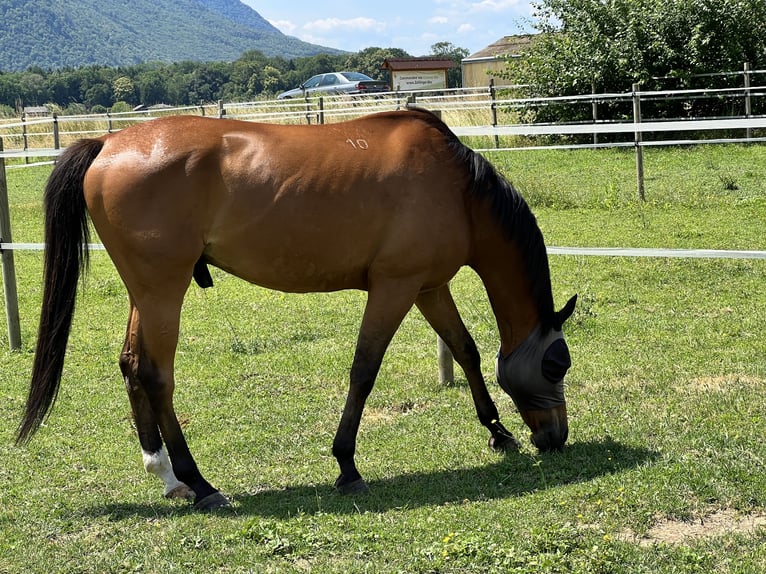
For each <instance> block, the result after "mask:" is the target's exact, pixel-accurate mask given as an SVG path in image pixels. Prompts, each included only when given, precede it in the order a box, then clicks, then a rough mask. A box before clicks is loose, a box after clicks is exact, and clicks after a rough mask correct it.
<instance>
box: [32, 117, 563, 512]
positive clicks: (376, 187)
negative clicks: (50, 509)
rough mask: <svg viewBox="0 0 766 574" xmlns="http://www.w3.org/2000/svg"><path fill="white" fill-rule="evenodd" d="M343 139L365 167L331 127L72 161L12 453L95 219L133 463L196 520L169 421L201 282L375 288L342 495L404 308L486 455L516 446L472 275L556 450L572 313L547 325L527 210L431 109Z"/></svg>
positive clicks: (190, 141) (164, 128)
mask: <svg viewBox="0 0 766 574" xmlns="http://www.w3.org/2000/svg"><path fill="white" fill-rule="evenodd" d="M345 127H346V128H347V129H348V130H349V131H351V130H353V133H355V134H360V136H362V137H359V138H355V139H347V140H345V142H344V143H347V144H349V145H351V146H352V147H353V148H354V149H360V150H365V151H368V154H366V155H365V160H364V161H359V160H357V159H350V158H349V154H347V153H343V151H344V149H345V147H344V146H333V145H328V141H330V139H329V137H330V134H332V133H337V132H335V130H337V129H338V124H335V125H332V124H330V125H326V126H279V125H268V124H255V123H248V122H239V121H234V120H224V119H212V118H200V117H188V116H187V117H184V116H178V117H168V118H164V119H158V120H153V121H151V122H145V123H142V124H140V125H137V126H134V127H131V128H128V129H125V130H122V131H120V132H116V133H113V134H109V135H105V136H103V137H100V138H97V139H85V140H80V141H79V142H77V143H75V144H73V145H71V146H69V147H68V148H67V149H66V150H65V152H64V153H63V154H62V155H61V157H60V159H59V161H58V163H57V165H56V167H55V168H54V169H53V172H52V173H51V176H50V179H49V180H48V184H47V186H46V190H45V201H44V203H45V241H46V251H45V264H44V281H43V303H42V310H41V313H40V327H39V334H38V339H37V348H36V351H35V358H34V364H33V368H32V377H31V384H30V389H29V394H28V397H27V402H26V407H25V412H24V416H23V419H22V421H21V423H20V425H19V430H18V435H17V442H18V443H20V444H22V443H25V442H27V441H28V440H29V439H30V438H31V437H32V435H33V434H34V433H35V432H37V430H38V429H39V427H40V425H41V423H42V421H43V420H44V419H45V418H46V416H47V415H48V413H49V412H50V409H51V408H52V406H53V404H54V402H55V399H56V395H57V393H58V389H59V386H60V382H61V376H62V371H63V365H64V357H65V352H66V347H67V340H68V338H69V335H70V328H71V324H72V317H73V314H74V305H75V300H76V297H75V294H76V290H77V284H78V279H79V276H80V274H81V272H82V270H84V269H85V267H86V263H87V257H88V251H87V245H88V241H89V224H88V218H89V217H90V220H91V221H92V222H93V226H94V227H95V229H96V231H97V232H98V234H99V236H100V238H101V241H102V242H103V244H104V246H105V248H106V250H107V252H108V253H109V256H110V257H111V259H112V261H113V263H114V265H115V267H116V268H117V271H118V273H119V274H120V277H121V278H122V280H123V283H124V284H125V288H126V289H127V292H128V295H129V301H130V308H129V310H128V321H127V329H126V331H125V339H124V343H123V347H122V352H121V353H120V356H119V367H120V370H121V372H122V378H123V380H124V383H125V388H126V390H127V393H128V398H129V400H130V405H131V409H132V412H133V419H134V421H135V426H136V430H137V434H138V440H139V443H140V446H141V450H142V453H143V461H144V466H145V468H146V470H147V471H148V472H151V473H153V474H155V475H157V476H158V477H159V478H160V479H161V480H162V481H163V482H164V485H165V494H166V496H180V497H187V498H191V499H193V500H194V504H195V506H196V507H197V508H199V509H203V510H204V509H211V508H217V507H221V506H226V505H228V504H229V501H228V499H227V498H226V497H225V496H223V495H222V494H221V493H220V492H219V491H218V490H217V489H216V488H214V487H213V486H212V485H211V484H210V483H209V482H207V481H206V480H205V479H204V478H203V476H202V473H201V472H200V471H199V469H198V467H197V464H196V462H195V460H194V458H193V457H192V454H191V452H190V450H189V447H188V445H187V442H186V438H185V437H184V434H183V432H182V430H181V426H180V425H179V423H178V418H177V417H176V413H175V411H174V408H173V389H174V387H175V385H176V380H175V373H174V368H173V365H174V359H175V353H176V347H177V345H178V330H179V324H180V316H181V306H182V303H183V299H184V296H185V294H186V291H187V290H188V288H189V285H190V283H191V281H192V279H194V280H195V281H196V282H197V283H198V284H199V285H200V286H201V287H212V286H213V281H212V278H211V276H210V273H209V271H208V266H209V265H213V266H216V267H219V268H221V269H224V270H225V271H227V272H229V273H231V274H233V275H235V276H237V277H240V278H242V279H244V280H246V281H249V282H251V283H255V284H257V285H262V286H265V287H268V288H271V289H277V290H281V291H284V292H298V293H301V292H302V293H305V292H310V291H314V292H327V291H337V290H341V289H361V290H365V291H367V304H366V307H365V310H364V314H363V316H362V318H361V323H360V328H359V335H358V339H357V344H356V351H355V354H354V358H353V362H352V364H351V368H350V371H349V390H348V396H347V399H346V403H345V406H344V409H343V414H342V415H341V418H340V423H339V425H338V430H337V432H336V434H335V438H334V440H333V446H332V452H333V455H334V456H335V458H336V460H337V463H338V467H339V470H340V475H339V476H338V479H337V480H336V481H335V486H336V488H337V489H338V491H340V492H341V493H356V492H361V491H364V490H366V489H367V485H366V484H365V482H364V480H363V479H362V476H361V474H360V473H359V471H358V470H357V467H356V464H355V462H354V455H355V452H356V438H357V433H358V430H359V426H360V423H361V419H362V411H363V410H364V406H365V401H366V400H367V397H368V396H369V394H370V392H371V391H372V388H373V384H374V383H375V378H376V376H377V374H378V370H379V368H380V365H381V361H382V360H383V355H384V353H385V352H386V349H387V348H388V345H389V342H390V341H391V338H392V337H393V336H394V333H395V332H396V330H397V329H398V328H399V325H400V323H401V321H402V319H403V318H404V317H405V315H406V314H407V312H408V311H409V309H410V308H411V307H412V306H413V305H415V306H417V307H418V309H419V310H420V312H421V313H422V314H423V316H424V317H425V319H426V320H427V321H428V323H429V324H430V325H431V326H432V327H433V329H434V330H435V331H436V333H437V334H438V335H439V336H440V337H441V339H442V340H443V341H444V342H445V343H446V345H447V346H448V347H449V349H450V351H451V352H452V354H453V356H454V358H455V360H456V361H457V363H458V364H459V365H460V367H461V368H462V369H463V371H464V372H465V376H466V379H467V380H468V385H469V387H470V390H471V396H472V398H473V402H474V405H475V407H476V413H477V415H478V419H479V421H480V422H481V424H483V425H484V426H485V427H486V428H487V429H488V431H489V434H490V438H489V443H490V446H492V447H493V448H496V449H514V448H518V446H519V443H518V441H517V440H516V439H515V438H514V437H513V436H512V435H511V434H510V433H509V432H508V431H507V430H506V429H505V427H504V426H503V425H502V423H501V422H500V415H499V413H498V410H497V408H496V407H495V404H494V402H493V401H492V398H491V396H490V394H489V391H488V389H487V386H486V384H485V381H484V377H483V375H482V368H481V364H480V355H479V351H478V349H477V348H476V344H475V343H474V341H473V339H472V338H471V335H470V334H469V333H468V331H467V329H466V327H465V325H464V324H463V321H462V319H461V318H460V315H459V313H458V310H457V307H456V305H455V302H454V301H453V299H452V294H451V293H450V289H449V281H450V279H452V277H453V276H454V275H455V274H456V273H457V272H458V270H459V269H460V268H461V267H463V266H468V267H470V268H472V269H473V270H474V271H475V272H476V273H477V274H478V276H479V277H480V278H481V280H482V282H483V284H484V286H485V288H486V290H487V294H488V296H489V302H490V305H491V307H492V311H493V313H494V316H495V319H496V322H497V328H498V333H499V336H500V348H499V352H498V356H497V363H496V375H497V380H498V383H499V384H500V386H501V388H502V389H503V390H505V391H506V392H507V393H508V394H509V395H510V396H511V398H512V399H513V401H514V403H515V404H516V406H517V408H518V409H519V412H520V414H521V417H522V418H523V420H524V422H525V423H526V424H527V426H528V427H529V429H530V431H531V440H532V443H533V444H534V445H535V446H537V448H539V449H540V450H551V449H559V448H562V447H563V445H564V443H565V442H566V440H567V436H568V432H569V427H568V423H567V410H566V402H565V400H564V383H563V379H564V376H565V374H566V372H567V370H568V369H569V366H570V356H569V350H568V348H567V345H566V342H565V341H564V338H563V334H562V326H563V324H564V321H565V320H566V319H567V318H568V317H569V316H570V315H571V314H572V312H573V311H574V306H575V300H576V297H572V298H571V299H570V300H569V302H568V303H567V304H566V305H565V306H564V308H563V309H562V310H560V311H556V310H554V306H553V293H552V289H551V281H550V271H549V267H548V258H547V254H546V249H545V244H544V241H543V236H542V233H541V232H540V228H539V227H538V225H537V222H536V220H535V218H534V216H533V215H532V213H531V211H530V210H529V208H528V206H527V204H526V202H525V201H524V200H523V199H522V197H521V196H520V195H519V194H518V193H517V192H516V190H515V189H514V188H513V186H511V184H510V183H508V182H507V181H506V180H505V179H504V178H503V177H502V176H500V175H499V174H498V173H497V171H496V170H495V169H494V168H493V167H492V166H491V165H490V164H489V162H488V161H487V160H486V159H484V158H483V157H482V156H480V155H478V154H476V153H475V152H473V151H472V150H471V149H469V148H467V147H466V146H464V145H463V144H462V143H461V142H460V141H459V140H458V138H457V137H456V136H455V135H454V134H453V133H452V132H451V131H450V130H449V128H448V127H447V126H446V125H445V124H443V123H442V122H441V120H439V119H437V118H436V117H435V116H433V115H432V114H430V113H428V112H426V111H423V110H406V111H399V112H387V113H382V114H375V115H370V116H366V117H364V118H361V119H356V120H352V121H350V122H347V123H346V124H345ZM257 406H258V405H254V407H256V408H257ZM96 414H97V413H93V415H94V416H95V415H96ZM52 426H53V424H51V425H49V427H52Z"/></svg>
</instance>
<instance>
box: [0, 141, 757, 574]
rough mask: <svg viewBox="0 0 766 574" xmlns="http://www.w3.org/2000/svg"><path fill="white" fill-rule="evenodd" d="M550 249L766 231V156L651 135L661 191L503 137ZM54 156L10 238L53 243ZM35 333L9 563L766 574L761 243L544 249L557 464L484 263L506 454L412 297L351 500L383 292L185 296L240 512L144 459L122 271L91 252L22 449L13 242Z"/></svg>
mask: <svg viewBox="0 0 766 574" xmlns="http://www.w3.org/2000/svg"><path fill="white" fill-rule="evenodd" d="M490 159H491V160H492V161H494V162H495V163H496V165H497V166H498V167H499V168H500V169H501V171H503V172H504V173H505V174H506V175H507V176H508V177H509V178H510V179H511V180H513V181H514V182H515V183H516V185H517V187H519V189H521V190H522V192H523V193H524V194H525V195H526V196H527V198H528V200H529V201H530V203H531V205H532V206H533V209H534V211H535V213H536V215H537V217H538V220H539V222H540V225H541V227H542V228H543V231H544V233H545V235H546V240H547V243H548V245H554V246H627V247H683V248H713V249H753V250H764V249H766V233H765V230H766V147H764V146H755V145H754V146H709V147H706V146H699V147H696V148H689V149H648V150H647V151H646V155H645V166H646V174H647V183H646V196H647V202H646V203H644V204H639V203H638V202H637V201H636V199H635V197H636V192H635V164H634V156H633V154H632V153H631V152H628V151H620V150H601V151H576V152H575V151H573V152H563V151H557V152H547V151H529V152H514V153H506V154H501V153H495V154H491V155H490ZM49 171H50V169H49V168H46V167H41V168H30V169H17V170H11V171H9V172H8V178H9V194H10V198H11V203H12V205H11V209H12V222H13V226H14V229H13V232H14V240H15V241H19V242H22V241H30V242H34V241H41V237H42V231H41V215H40V207H41V202H40V198H41V194H42V188H43V186H44V181H45V178H46V177H47V174H48V173H49ZM15 259H16V266H17V276H18V282H19V294H20V307H21V316H22V337H23V342H24V343H23V349H22V350H21V351H18V352H10V351H8V350H7V348H8V345H7V329H6V325H5V319H4V314H3V317H2V319H0V396H1V397H2V401H0V573H3V574H5V573H22V572H23V573H36V572H40V573H46V574H52V573H86V572H145V573H160V572H163V573H167V572H183V573H187V572H216V573H230V572H231V573H245V572H322V573H325V572H330V573H332V572H337V573H355V572H374V573H389V572H407V573H410V572H412V573H415V572H417V573H436V572H440V573H448V572H454V573H464V572H477V573H478V572H482V573H483V572H497V573H529V574H533V573H534V574H538V573H548V572H550V573H565V572H566V573H582V574H586V573H588V574H591V573H603V574H607V573H609V574H613V573H618V574H619V573H624V574H637V573H650V572H651V573H655V572H658V573H667V574H669V573H709V572H716V573H719V574H724V573H731V574H735V573H736V574H746V573H753V574H755V573H761V572H764V571H766V441H765V440H764V439H766V337H764V335H763V332H762V329H763V325H764V322H766V290H765V289H764V285H766V261H763V260H683V259H638V258H603V257H574V256H552V257H551V271H552V277H553V285H554V295H555V298H556V302H557V305H558V306H561V305H562V304H563V303H564V302H565V301H566V299H567V298H568V297H569V296H570V295H571V294H573V293H575V292H576V293H579V295H580V302H579V304H578V308H577V310H576V312H575V315H574V316H573V317H572V319H570V321H569V322H568V323H567V325H566V328H565V330H566V333H567V339H568V342H569V345H570V348H571V350H572V355H573V362H574V364H573V367H572V369H571V371H570V374H569V377H568V387H567V398H568V406H569V412H570V439H569V444H568V447H567V448H566V449H565V451H563V452H561V453H553V454H544V455H540V454H538V453H537V452H536V451H535V450H534V449H533V448H532V447H531V445H530V444H529V443H528V441H527V440H526V437H527V432H526V430H525V427H524V425H523V423H522V421H521V420H520V418H519V416H518V415H517V414H516V413H515V412H514V408H513V405H512V403H511V401H510V399H509V398H508V397H506V396H505V395H504V394H503V393H502V391H501V390H500V389H499V387H498V386H497V385H496V384H495V382H494V374H493V373H494V364H493V362H494V354H495V352H496V347H497V344H498V337H497V334H496V327H495V324H494V317H493V315H492V313H491V311H490V309H489V305H488V302H487V300H486V296H485V294H484V292H483V288H482V286H481V284H480V282H479V281H478V279H477V278H476V276H475V275H474V274H473V273H472V272H471V271H470V270H467V269H466V270H463V271H461V273H460V274H459V275H458V276H457V277H456V278H455V279H454V281H453V292H454V294H455V299H456V301H457V303H458V306H459V307H460V309H461V311H462V313H463V317H464V320H465V322H466V324H467V325H468V327H469V330H470V331H471V332H472V333H473V335H474V337H475V339H476V341H477V344H478V346H479V349H480V351H481V352H482V358H483V365H484V371H485V374H486V377H487V379H488V384H489V386H490V391H491V393H492V394H493V396H494V398H495V400H496V402H497V403H498V407H499V409H500V412H501V413H502V414H501V416H502V417H503V421H504V423H505V425H506V426H507V427H508V428H509V430H511V431H512V432H514V434H516V436H518V437H519V438H522V439H523V442H524V443H525V445H524V447H523V449H522V451H521V452H519V453H515V452H514V453H507V454H505V455H499V454H496V453H493V452H492V451H490V450H489V449H488V448H487V439H488V438H489V434H488V432H487V431H486V430H485V429H484V428H483V427H481V425H479V423H478V421H477V420H476V417H475V414H474V411H473V405H472V402H471V399H470V393H469V391H468V388H467V385H466V384H465V381H464V379H463V377H462V373H461V372H459V371H456V376H457V381H456V382H455V384H453V385H451V386H441V385H439V383H438V381H437V367H436V356H435V355H436V351H435V336H434V334H433V333H432V331H430V329H429V328H428V326H427V325H426V323H425V321H424V320H423V319H422V318H421V317H420V316H419V314H418V313H417V311H413V312H412V313H410V315H409V316H408V317H407V319H406V320H405V323H404V325H403V326H402V328H401V329H400V331H399V333H398V334H397V336H396V338H395V339H394V341H393V344H392V346H391V348H390V349H389V352H388V354H387V356H386V360H385V361H384V364H383V368H382V370H381V373H380V376H379V379H378V383H377V385H376V388H375V390H374V391H373V393H372V396H371V397H370V400H369V403H368V407H367V410H366V411H365V416H364V418H363V420H362V428H361V431H360V435H359V442H358V455H357V463H358V465H359V468H360V471H361V472H362V474H363V475H364V476H365V478H366V479H367V481H368V483H369V484H370V487H371V491H370V493H369V494H367V495H365V496H361V497H343V496H340V495H337V494H336V493H335V492H334V491H333V488H332V483H333V481H334V479H335V476H336V474H337V467H336V464H335V461H334V459H333V457H332V455H331V452H330V447H331V442H332V437H333V434H334V432H335V429H336V425H337V423H338V418H339V416H340V412H341V409H342V407H343V401H344V399H345V393H346V387H347V378H348V368H349V365H350V362H351V357H352V353H353V349H354V342H355V337H356V332H357V327H358V324H359V320H360V318H361V312H362V308H363V304H364V294H362V293H358V292H342V293H334V294H318V295H285V294H281V293H277V292H271V291H266V290H263V289H260V288H257V287H253V286H249V285H246V284H245V283H243V282H242V281H239V280H237V279H234V278H232V277H230V276H227V275H226V274H225V273H223V272H220V271H214V274H213V278H214V281H215V287H214V288H212V289H209V290H205V291H202V290H200V289H198V288H196V286H193V287H192V288H190V291H189V294H188V296H187V300H186V303H185V309H184V316H183V323H182V332H181V340H180V345H179V352H178V357H177V361H176V365H177V371H176V373H177V389H176V408H177V411H178V413H179V416H180V418H181V419H182V424H183V426H184V428H185V432H186V433H187V438H188V440H189V443H190V446H191V449H192V452H193V453H194V454H195V456H196V459H197V462H198V464H199V465H200V468H201V470H202V472H203V473H204V474H205V476H206V477H207V478H208V480H210V481H211V482H212V483H213V484H215V485H216V486H217V487H218V488H220V489H221V490H222V492H224V493H225V494H226V495H228V496H229V497H231V499H232V501H233V506H232V508H231V509H230V510H226V511H216V512H214V513H212V514H200V513H197V512H195V511H193V510H192V509H191V508H190V506H189V505H188V504H187V503H184V502H180V501H167V500H164V499H163V498H162V496H161V494H162V487H161V484H160V482H159V481H158V480H157V479H156V478H155V477H153V476H149V475H147V474H145V472H144V470H143V466H142V463H141V456H140V451H139V447H138V442H137V439H136V437H135V433H134V431H133V428H132V425H131V421H130V411H129V406H128V401H127V397H126V396H125V391H124V389H123V383H122V381H121V378H120V375H119V370H118V368H117V355H118V353H119V350H120V347H121V342H122V335H123V329H124V324H125V320H126V314H127V301H126V295H125V292H124V289H123V287H122V284H121V282H120V280H119V278H118V276H117V274H116V272H115V271H114V268H113V267H112V265H111V263H110V262H109V260H108V258H107V256H106V255H105V254H104V253H103V252H94V253H93V254H92V260H91V273H90V275H89V276H88V279H87V281H86V289H85V291H84V292H83V293H82V295H81V298H80V300H79V303H78V309H77V312H76V316H75V325H74V328H73V333H72V336H71V338H70V346H69V351H68V356H67V362H66V364H65V370H64V380H63V382H62V387H61V393H60V395H59V399H58V403H57V405H56V408H55V409H54V411H53V414H52V416H51V417H50V418H49V420H48V421H47V423H46V424H45V426H44V427H43V428H42V429H41V431H40V432H39V433H38V434H37V435H36V436H35V437H34V439H33V440H32V442H31V444H30V445H29V446H27V447H24V448H18V447H15V446H14V445H13V438H14V432H15V429H16V425H17V424H18V421H19V417H20V414H21V409H22V406H23V401H24V399H25V396H26V389H27V384H28V382H27V381H28V375H29V372H30V366H31V361H32V349H33V343H34V339H35V331H36V322H37V315H38V312H39V304H40V296H41V285H40V278H41V254H40V253H38V252H17V253H16V254H15Z"/></svg>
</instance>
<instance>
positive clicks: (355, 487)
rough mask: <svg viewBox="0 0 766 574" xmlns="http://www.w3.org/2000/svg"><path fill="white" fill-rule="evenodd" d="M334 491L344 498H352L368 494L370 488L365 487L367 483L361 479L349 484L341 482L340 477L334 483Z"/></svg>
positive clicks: (341, 478) (341, 477)
mask: <svg viewBox="0 0 766 574" xmlns="http://www.w3.org/2000/svg"><path fill="white" fill-rule="evenodd" d="M335 490H337V491H338V492H339V493H340V494H342V495H344V496H346V495H352V496H354V495H359V494H366V493H368V492H369V491H370V487H368V486H367V483H366V482H365V481H364V479H363V478H357V479H356V480H352V481H351V482H343V476H342V475H341V476H339V477H338V480H336V481H335Z"/></svg>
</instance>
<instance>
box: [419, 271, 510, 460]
mask: <svg viewBox="0 0 766 574" xmlns="http://www.w3.org/2000/svg"><path fill="white" fill-rule="evenodd" d="M415 304H416V305H417V307H418V309H420V312H421V313H422V314H423V316H424V317H425V318H426V320H427V321H428V323H429V324H430V325H431V327H433V329H434V331H436V333H437V334H438V335H439V336H440V337H441V338H442V340H443V341H444V342H445V343H446V344H447V347H449V350H450V351H451V352H452V356H453V357H454V358H455V360H456V361H457V363H458V365H460V368H462V369H463V372H465V376H466V378H467V379H468V386H469V387H470V389H471V396H472V397H473V402H474V405H475V407H476V414H477V415H478V417H479V421H480V422H481V424H483V425H484V426H485V427H487V428H488V429H489V431H490V432H491V433H492V437H491V438H490V441H489V444H490V446H491V447H492V448H494V449H508V448H513V449H518V448H520V447H521V444H520V443H519V441H518V440H517V439H516V438H515V437H514V436H513V435H512V434H511V433H510V432H509V431H508V430H507V429H506V428H505V427H504V426H503V425H502V424H501V423H500V417H499V415H498V412H497V407H496V406H495V403H494V402H493V401H492V397H490V395H489V391H488V390H487V385H486V383H485V382H484V376H483V375H482V374H481V357H480V355H479V351H478V349H477V348H476V343H475V342H474V340H473V338H472V337H471V334H470V333H469V332H468V329H466V327H465V324H464V323H463V320H462V319H461V318H460V313H459V312H458V310H457V306H456V305H455V301H454V299H452V293H450V290H449V285H444V286H442V287H440V288H438V289H434V290H433V291H427V292H425V293H421V294H420V295H419V296H418V298H417V300H416V301H415Z"/></svg>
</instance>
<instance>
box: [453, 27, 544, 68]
mask: <svg viewBox="0 0 766 574" xmlns="http://www.w3.org/2000/svg"><path fill="white" fill-rule="evenodd" d="M535 36H536V35H535V34H519V35H517V36H503V37H502V38H500V39H499V40H498V41H497V42H494V43H492V44H490V45H489V46H487V47H486V48H484V49H482V50H479V51H478V52H476V53H474V54H471V55H470V56H468V57H467V58H463V62H472V61H481V60H495V59H497V58H504V57H507V56H519V55H521V53H522V52H523V51H524V50H526V49H527V48H528V47H529V46H530V45H531V44H532V42H533V41H534V39H535Z"/></svg>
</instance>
